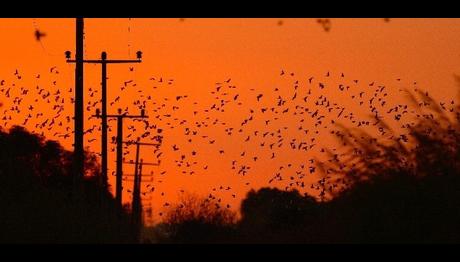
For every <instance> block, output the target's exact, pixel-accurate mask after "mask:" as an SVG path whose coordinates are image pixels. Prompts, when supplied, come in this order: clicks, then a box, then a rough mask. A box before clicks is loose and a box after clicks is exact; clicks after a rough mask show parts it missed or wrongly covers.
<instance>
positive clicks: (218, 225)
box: [157, 194, 236, 243]
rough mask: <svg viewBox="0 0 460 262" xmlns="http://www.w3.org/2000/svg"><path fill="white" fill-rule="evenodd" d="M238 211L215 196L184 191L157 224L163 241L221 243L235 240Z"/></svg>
mask: <svg viewBox="0 0 460 262" xmlns="http://www.w3.org/2000/svg"><path fill="white" fill-rule="evenodd" d="M235 222H236V214H235V212H232V211H230V210H229V209H226V208H224V207H221V205H220V204H219V202H218V201H216V200H215V199H212V198H202V197H199V196H197V195H194V194H184V195H182V196H181V198H180V201H179V203H177V204H175V205H174V206H173V207H171V208H170V209H169V210H168V211H167V212H166V214H165V219H164V223H163V224H160V225H159V226H157V229H159V230H157V232H158V231H160V230H161V232H162V233H160V234H159V239H160V242H167V243H218V242H231V241H232V239H234V229H235V228H234V226H235Z"/></svg>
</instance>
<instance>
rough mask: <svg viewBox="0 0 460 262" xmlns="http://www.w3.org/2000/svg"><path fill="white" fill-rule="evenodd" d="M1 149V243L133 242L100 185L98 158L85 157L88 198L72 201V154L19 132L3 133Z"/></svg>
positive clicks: (126, 223) (124, 217)
mask: <svg viewBox="0 0 460 262" xmlns="http://www.w3.org/2000/svg"><path fill="white" fill-rule="evenodd" d="M0 147H1V151H0V183H1V185H2V189H1V190H0V208H1V215H0V225H1V229H0V230H1V231H2V232H1V234H0V242H3V243H125V242H132V241H133V238H132V234H131V233H132V231H131V230H132V229H131V227H130V226H129V221H128V219H127V218H128V216H127V214H125V213H123V214H121V215H118V214H117V213H116V209H115V207H116V205H115V201H114V200H113V198H112V196H111V195H110V192H109V191H108V190H107V188H101V186H100V185H99V183H98V179H97V178H98V176H99V164H98V163H97V161H96V160H97V158H96V157H95V156H94V155H92V154H90V153H88V152H86V153H85V155H86V157H85V163H86V166H87V173H86V174H85V176H84V179H83V181H82V192H79V194H80V195H82V196H84V197H81V198H80V199H78V200H74V199H73V197H72V186H73V184H72V183H73V182H72V181H73V180H72V167H73V164H72V161H73V160H72V152H70V151H67V150H65V149H63V147H62V146H61V145H60V144H59V143H57V142H55V141H49V140H45V138H44V137H42V136H39V135H36V134H31V133H29V132H28V131H27V130H25V129H24V128H22V127H19V126H14V127H12V128H11V129H10V130H9V132H6V131H4V130H1V129H0ZM101 193H102V194H101ZM101 198H102V200H103V202H104V203H105V207H104V208H101V206H100V203H101Z"/></svg>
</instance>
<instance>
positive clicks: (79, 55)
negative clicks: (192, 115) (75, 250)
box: [65, 18, 162, 228]
mask: <svg viewBox="0 0 460 262" xmlns="http://www.w3.org/2000/svg"><path fill="white" fill-rule="evenodd" d="M83 39H84V20H83V18H76V48H75V51H76V52H75V59H71V52H70V51H66V52H65V55H66V59H67V63H75V65H76V66H75V103H74V106H75V108H74V112H75V117H74V121H75V122H74V125H75V136H74V159H75V161H74V163H75V167H74V170H75V174H74V185H78V184H79V183H78V182H79V180H81V179H82V178H83V176H84V173H85V167H84V151H83V134H84V132H83V130H84V116H83V112H84V111H83V105H84V103H83V94H84V86H83V65H84V63H92V64H101V73H102V75H101V77H102V81H101V88H102V92H101V94H102V98H101V100H102V112H101V111H99V109H98V110H96V115H95V117H97V118H100V119H101V127H102V128H101V169H102V170H101V174H102V175H101V180H100V183H101V186H102V188H103V189H106V188H107V186H108V175H107V174H108V168H107V130H108V125H107V119H108V118H116V119H117V139H116V144H117V159H116V162H117V167H116V192H115V198H116V202H117V206H118V210H119V211H120V212H121V210H122V203H123V202H122V188H123V187H122V181H123V162H124V161H123V144H128V145H130V144H135V145H136V161H135V172H134V186H133V201H132V220H133V224H134V225H135V226H136V227H137V228H140V227H141V226H142V204H141V197H140V194H141V192H140V191H141V181H142V179H141V178H142V166H143V165H159V162H158V163H144V162H143V160H142V159H141V160H140V161H139V157H140V156H139V151H140V146H141V145H145V146H155V147H159V146H160V145H161V140H162V137H161V135H158V136H156V137H155V138H156V140H157V142H158V143H143V142H141V141H139V140H137V141H135V142H132V141H123V120H124V119H125V118H130V119H133V118H148V116H146V115H145V112H144V110H141V114H140V115H128V114H126V113H125V114H122V112H121V109H119V110H118V114H116V115H108V114H107V64H124V63H140V62H141V59H142V52H141V51H138V52H137V53H136V56H137V59H136V60H132V59H127V60H120V59H112V60H109V59H107V53H106V52H102V53H101V58H100V59H94V60H86V59H84V57H83V53H84V49H83V48H84V42H83V41H84V40H83ZM159 132H161V130H159ZM129 163H130V164H131V162H129ZM74 191H75V192H74V194H78V189H77V188H74Z"/></svg>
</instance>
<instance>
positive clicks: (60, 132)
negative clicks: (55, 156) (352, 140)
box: [0, 18, 460, 222]
mask: <svg viewBox="0 0 460 262" xmlns="http://www.w3.org/2000/svg"><path fill="white" fill-rule="evenodd" d="M330 22H331V27H330V30H329V31H326V30H324V28H323V26H322V25H321V24H320V23H318V22H317V19H316V18H305V19H286V18H280V19H274V18H270V19H250V18H247V19H205V18H200V19H192V18H190V19H189V18H185V19H179V18H169V19H140V18H132V19H128V18H117V19H107V18H105V19H94V18H88V19H85V59H99V58H100V53H101V52H102V51H106V52H107V54H108V58H109V59H135V58H136V51H137V50H141V51H142V52H143V59H142V63H140V64H135V65H130V64H121V65H109V66H108V77H109V79H108V102H109V107H108V112H109V113H111V114H115V113H116V112H117V109H118V108H122V109H123V110H125V108H126V107H127V108H128V112H129V113H130V114H138V113H139V108H138V105H139V104H138V103H136V101H139V102H140V104H142V103H143V101H146V104H145V107H146V114H147V115H148V116H149V124H150V125H153V124H154V125H156V126H157V127H158V128H161V129H163V130H164V132H163V135H164V141H163V142H164V143H163V145H162V147H161V152H163V153H162V155H161V156H160V160H161V165H160V166H159V167H153V168H152V167H145V168H144V171H145V172H144V173H146V174H148V173H150V172H153V175H154V176H153V178H154V180H153V182H151V181H146V182H144V183H143V185H144V187H143V192H145V193H146V194H145V196H143V197H145V198H146V199H145V200H144V204H145V205H146V206H148V205H149V204H148V203H150V204H151V206H152V207H153V214H154V217H153V219H154V220H155V222H158V221H159V219H160V217H159V216H158V214H159V213H160V212H164V210H166V209H167V207H165V203H169V204H171V203H174V202H175V201H177V198H178V196H179V195H180V194H182V193H181V190H183V191H187V192H192V193H197V194H199V195H202V196H204V197H207V196H208V195H209V194H210V193H211V194H212V195H215V196H216V197H217V198H221V199H222V202H223V203H225V204H223V206H226V205H227V203H228V204H229V205H230V208H231V209H234V210H237V209H239V203H240V200H241V199H243V198H244V197H245V194H246V192H247V191H248V190H250V189H251V188H253V189H257V188H260V187H263V186H276V187H279V188H282V189H284V188H285V187H286V186H288V185H289V183H293V182H294V183H295V182H302V181H303V182H304V183H305V187H299V184H297V185H295V186H293V187H294V188H298V189H299V190H300V191H301V192H309V193H311V194H313V195H315V194H316V191H315V190H311V187H310V185H311V184H312V183H315V182H316V181H317V180H318V178H319V176H318V174H317V172H315V173H312V174H310V172H309V167H310V166H312V164H311V162H310V160H311V159H314V158H316V159H322V158H323V156H322V154H321V152H320V150H321V148H323V147H327V148H335V146H336V144H335V139H334V138H333V137H332V136H331V135H330V134H329V131H330V130H331V129H332V128H333V125H332V124H331V122H330V121H331V120H336V121H339V122H342V123H344V124H346V125H351V123H350V120H349V118H345V119H343V117H344V116H349V115H350V113H353V115H354V116H356V117H357V119H365V117H366V116H367V115H368V114H369V112H368V111H366V110H367V109H368V108H366V103H367V100H369V99H370V98H371V96H372V95H373V94H374V91H375V89H376V88H377V87H379V86H385V88H386V89H385V91H384V92H387V93H388V95H387V96H386V97H385V98H384V99H385V100H386V101H387V102H386V103H387V104H386V105H384V106H383V107H384V108H390V107H391V105H393V104H398V103H400V102H401V101H404V98H403V97H404V96H403V95H402V93H401V91H399V90H400V89H402V88H407V89H413V88H420V89H423V90H427V91H429V92H430V93H431V94H432V95H433V96H434V97H435V98H437V99H440V100H443V101H450V100H451V99H452V98H453V97H455V95H456V94H457V85H456V83H455V80H454V74H460V46H459V45H458V43H460V19H397V18H395V19H390V20H389V21H388V22H386V21H385V20H384V19H383V18H372V19H338V18H337V19H336V18H331V19H330ZM35 30H39V31H41V32H44V33H45V34H46V35H45V36H44V37H42V39H41V41H36V40H35V37H34V32H35ZM0 32H1V33H2V39H3V41H2V43H1V44H0V45H1V47H2V48H1V49H0V61H1V62H0V81H2V80H4V82H3V81H2V84H1V86H0V91H1V92H0V104H1V105H2V107H0V126H2V127H4V128H9V127H11V126H12V125H14V124H17V125H24V126H26V127H27V128H28V129H29V130H30V131H34V132H36V133H41V132H43V133H44V135H45V136H46V137H47V138H48V139H52V140H58V141H60V142H61V143H62V144H63V145H64V146H65V148H67V149H72V146H71V145H72V143H73V134H71V133H70V132H71V131H72V129H73V120H71V121H68V119H66V117H72V116H73V104H72V103H71V98H72V97H73V95H74V92H73V91H72V92H69V89H70V88H73V85H74V68H75V67H74V64H67V63H66V60H65V56H64V52H65V51H66V50H70V51H72V53H73V55H74V53H75V50H74V49H75V20H74V19H49V18H47V19H44V18H37V19H30V18H28V19H0ZM73 55H72V56H73ZM16 70H17V72H18V74H15V73H16ZM342 74H343V75H342ZM38 75H39V76H38ZM311 77H313V79H312V80H311V83H310V81H309V79H310V78H311ZM100 79H101V76H100V66H99V65H89V64H87V65H85V102H84V103H85V119H88V117H89V116H90V115H92V114H94V112H95V109H96V108H100V103H99V104H98V103H96V102H97V101H98V100H99V99H100ZM398 79H400V80H398ZM130 80H132V81H131V82H129V81H130ZM354 80H359V81H354ZM54 81H56V82H54ZM296 81H298V82H296ZM53 82H54V83H53ZM125 82H126V83H125ZM414 82H416V83H414ZM320 83H321V84H322V85H324V86H325V87H324V88H321V87H320ZM372 83H375V84H372ZM340 85H343V87H345V86H349V89H345V91H343V90H341V89H340V88H341V86H340ZM296 86H297V87H296ZM42 88H43V89H44V90H43V91H40V89H42ZM8 89H9V90H10V92H9V94H6V91H7V90H8ZM217 89H219V90H217ZM24 90H29V91H26V92H24ZM58 90H59V92H58ZM95 90H96V91H97V92H94V91H95ZM308 90H311V93H310V94H308V92H309V91H308ZM47 92H49V93H50V95H49V96H46V95H45V94H46V93H47ZM361 92H365V93H364V95H363V98H362V100H364V101H365V103H364V105H359V102H357V101H356V99H357V97H358V96H359V94H360V93H361ZM43 95H45V96H43ZM260 95H262V96H260ZM118 96H119V97H120V98H119V100H118V98H117V97H118ZM149 96H150V99H148V97H149ZM280 96H281V97H282V100H286V103H285V104H283V105H281V106H277V103H278V98H279V97H280ZM305 96H309V98H307V99H306V101H305V100H303V98H304V97H305ZM322 96H323V97H327V99H326V100H324V98H323V97H322ZM352 96H354V98H352ZM16 97H17V99H21V98H22V100H21V102H20V103H19V104H18V101H17V99H16V100H15V98H16ZM258 97H259V98H258ZM377 98H378V97H377ZM377 98H376V99H377ZM48 99H49V100H50V101H49V102H48V101H47V100H48ZM62 99H64V101H62ZM166 99H167V100H166ZM382 99H383V98H382ZM35 100H37V101H35ZM317 101H319V103H321V101H323V102H322V103H327V101H329V102H330V103H331V104H333V103H336V106H335V107H336V108H337V109H334V110H332V111H327V110H325V109H324V107H322V105H318V104H315V102H317ZM294 102H295V103H294ZM88 103H89V104H88ZM94 103H96V104H95V107H94ZM111 103H112V104H111ZM221 103H223V104H224V105H223V106H222V105H221ZM213 105H214V106H213ZM15 106H18V108H17V109H18V110H19V111H17V110H16V109H14V110H11V107H15ZM30 106H32V108H29V107H30ZM87 106H88V107H89V108H88V109H89V110H87V108H86V107H87ZM299 106H305V107H307V108H309V112H310V113H313V112H315V110H317V109H319V110H320V111H319V114H320V115H321V114H323V115H324V119H323V120H321V121H322V123H321V124H320V125H318V126H315V123H316V121H315V120H314V119H313V117H310V116H306V115H307V112H306V111H304V114H300V111H301V110H303V108H301V107H299ZM60 107H62V109H61V110H62V111H60V112H59V110H60ZM272 107H275V108H276V110H275V111H279V112H277V113H276V112H273V111H270V108H272ZM341 108H343V109H344V110H343V113H342V114H340V117H339V116H338V115H339V112H340V111H342V109H341ZM262 109H267V110H266V111H265V112H262V111H261V110H262ZM286 109H289V111H286V112H285V113H283V112H282V111H283V110H286ZM220 110H223V111H220ZM251 110H252V111H251ZM321 110H322V111H321ZM37 113H43V115H38V116H37ZM294 113H295V114H294ZM28 114H31V116H32V117H31V118H30V119H29V120H27V122H26V123H25V124H24V121H25V119H26V118H27V116H28ZM10 116H11V120H9V117H10ZM55 116H56V118H55V122H56V123H55V124H54V125H52V126H49V122H50V121H51V119H52V118H53V117H55ZM3 118H5V119H3ZM250 118H251V119H250ZM46 119H49V122H48V123H45V124H44V126H43V128H40V124H42V123H43V122H44V121H45V120H46ZM302 119H304V121H303V120H302ZM266 121H269V122H266ZM368 121H369V119H368ZM59 122H62V125H59V124H58V123H59ZM242 123H243V125H242ZM99 124H100V121H98V120H96V119H90V120H86V121H85V130H87V129H89V128H92V127H94V126H95V129H94V131H93V132H91V133H88V134H87V135H85V147H88V149H89V150H90V151H93V152H96V153H98V152H99V150H100V131H98V130H97V128H99ZM36 125H38V126H36ZM109 125H110V127H111V130H110V131H109V142H110V141H111V140H112V139H111V138H112V137H114V136H115V135H116V122H115V121H110V122H109ZM395 126H396V124H395ZM299 127H300V128H299ZM66 128H67V129H66ZM131 128H134V129H136V130H135V131H133V130H131ZM228 128H233V129H231V130H229V129H228ZM240 128H241V129H242V131H241V132H240V131H239V129H240ZM306 129H308V130H309V131H308V132H306V131H305V130H306ZM369 129H370V127H369ZM145 131H146V130H145V129H144V125H143V124H142V123H139V122H133V121H132V120H125V130H124V135H125V139H128V138H127V136H128V135H131V136H132V137H131V139H133V138H135V137H137V136H139V135H142V134H143V132H145ZM149 131H150V132H151V136H153V135H154V130H153V129H152V130H149ZM316 131H318V133H315V132H316ZM193 132H196V133H195V134H193ZM229 132H230V133H231V134H228V133H229ZM255 132H256V133H255ZM266 132H268V133H267V134H266V135H265V136H263V134H264V133H266ZM65 134H68V135H67V136H65ZM278 135H279V136H278ZM151 136H146V137H145V138H144V139H143V141H145V142H151V139H150V138H151ZM312 138H314V140H311V139H312ZM188 139H191V141H188ZM280 139H281V140H280ZM302 142H304V143H306V145H313V144H314V146H313V147H312V148H311V149H308V150H299V149H296V148H293V147H292V145H294V147H298V146H299V143H302ZM270 144H273V146H272V148H269V145H270ZM280 144H281V145H280ZM300 147H302V145H300ZM113 148H114V145H113V144H109V179H110V183H111V184H112V189H113V190H114V186H115V184H114V182H115V177H114V176H112V175H111V173H112V172H113V171H114V170H115V162H114V161H115V152H114V151H113V152H112V151H111V149H113ZM175 149H177V150H175ZM125 151H126V152H130V153H128V154H126V156H125V157H126V160H127V161H129V160H131V159H134V148H133V147H129V148H127V149H126V150H125ZM243 152H244V155H243V156H242V154H243ZM158 153H159V152H155V153H154V151H153V149H152V148H148V147H144V148H142V149H141V158H143V159H144V161H147V162H153V161H157V159H156V158H155V157H154V156H155V154H158ZM182 156H184V157H182ZM255 157H256V159H254V158H255ZM182 158H184V159H182ZM181 161H182V162H181ZM233 161H235V162H233ZM178 164H180V165H181V166H178ZM281 166H283V168H282V170H281V171H279V170H280V167H281ZM232 167H235V169H232ZM247 167H249V169H245V168H247ZM133 168H134V167H133V166H132V165H125V166H124V172H125V173H126V174H132V173H133ZM241 168H243V170H246V174H245V175H243V174H242V173H243V172H240V173H238V171H240V170H241ZM278 172H281V173H282V177H283V180H282V181H276V180H272V182H271V183H269V181H270V180H271V179H272V178H273V177H274V176H275V174H276V173H278ZM291 177H293V178H291ZM145 179H146V180H148V179H149V178H145ZM248 183H249V184H248ZM147 185H148V187H147ZM151 187H155V190H154V191H153V192H152V193H147V192H151V191H150V188H151ZM221 187H222V189H221ZM229 187H230V188H229ZM228 188H229V189H228ZM213 189H215V190H213ZM227 189H228V190H227ZM127 190H132V183H131V182H129V181H127V182H125V184H124V195H123V197H124V200H125V201H126V202H128V201H131V198H130V194H129V192H127Z"/></svg>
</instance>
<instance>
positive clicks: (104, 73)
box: [67, 51, 142, 187]
mask: <svg viewBox="0 0 460 262" xmlns="http://www.w3.org/2000/svg"><path fill="white" fill-rule="evenodd" d="M136 54H137V60H107V53H106V52H102V53H101V59H100V60H82V61H83V62H82V63H92V64H101V66H102V70H101V71H102V81H101V87H102V92H101V93H102V115H101V125H102V128H101V129H102V132H101V133H102V134H101V168H102V177H101V179H102V180H101V185H102V186H103V187H106V186H107V183H108V176H107V64H121V63H140V62H141V58H142V52H141V51H137V53H136ZM67 62H68V63H76V62H77V61H76V60H67Z"/></svg>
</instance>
